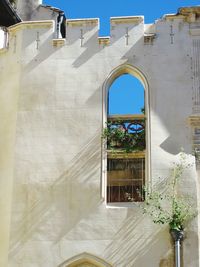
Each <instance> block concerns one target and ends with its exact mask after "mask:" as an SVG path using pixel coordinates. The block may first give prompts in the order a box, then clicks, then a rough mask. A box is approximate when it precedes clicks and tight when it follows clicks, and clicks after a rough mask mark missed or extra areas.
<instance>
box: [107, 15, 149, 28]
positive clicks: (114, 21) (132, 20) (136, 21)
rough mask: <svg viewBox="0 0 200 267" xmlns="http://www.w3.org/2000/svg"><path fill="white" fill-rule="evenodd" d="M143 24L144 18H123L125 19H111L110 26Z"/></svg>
mask: <svg viewBox="0 0 200 267" xmlns="http://www.w3.org/2000/svg"><path fill="white" fill-rule="evenodd" d="M141 22H144V16H131V17H130V16H125V17H111V18H110V24H111V26H112V25H117V24H139V23H141Z"/></svg>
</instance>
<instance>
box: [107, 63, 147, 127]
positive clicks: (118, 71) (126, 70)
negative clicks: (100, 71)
mask: <svg viewBox="0 0 200 267" xmlns="http://www.w3.org/2000/svg"><path fill="white" fill-rule="evenodd" d="M123 74H130V75H132V76H134V77H136V78H137V79H138V80H139V81H140V82H141V83H142V85H143V86H144V90H145V110H146V112H147V115H148V116H149V84H148V81H147V78H146V76H145V75H144V74H143V72H142V71H140V70H139V69H138V68H136V67H134V66H132V65H130V64H122V65H120V66H118V67H116V68H115V69H114V70H112V71H111V73H110V74H109V75H108V77H107V79H106V80H105V82H104V84H103V122H105V121H106V118H107V108H108V98H107V96H108V91H109V88H110V86H111V85H112V83H113V82H114V81H115V80H116V79H117V78H118V77H119V76H121V75H123Z"/></svg>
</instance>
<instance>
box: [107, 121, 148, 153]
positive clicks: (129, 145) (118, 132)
mask: <svg viewBox="0 0 200 267" xmlns="http://www.w3.org/2000/svg"><path fill="white" fill-rule="evenodd" d="M102 138H104V139H105V140H106V141H107V148H108V149H111V150H112V149H122V150H125V151H126V152H132V151H143V150H144V149H145V130H144V129H142V130H140V131H138V132H134V133H132V132H131V131H128V129H127V128H126V127H125V126H124V125H123V123H122V122H109V123H107V126H106V127H105V128H104V130H103V134H102Z"/></svg>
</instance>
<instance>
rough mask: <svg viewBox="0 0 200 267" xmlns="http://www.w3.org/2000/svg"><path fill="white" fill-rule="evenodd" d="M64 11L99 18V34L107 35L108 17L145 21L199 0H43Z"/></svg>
mask: <svg viewBox="0 0 200 267" xmlns="http://www.w3.org/2000/svg"><path fill="white" fill-rule="evenodd" d="M43 4H48V5H52V6H55V7H58V8H60V9H62V10H64V11H65V14H66V16H67V17H68V18H70V19H73V18H100V35H109V33H110V25H109V18H110V17H115V16H136V15H144V17H145V23H151V22H154V21H155V19H157V18H160V17H162V15H163V14H169V13H176V12H177V9H178V8H179V7H182V6H192V5H200V0H185V1H184V0H151V1H150V0H137V1H136V0H99V1H95V0H71V1H70V0H43Z"/></svg>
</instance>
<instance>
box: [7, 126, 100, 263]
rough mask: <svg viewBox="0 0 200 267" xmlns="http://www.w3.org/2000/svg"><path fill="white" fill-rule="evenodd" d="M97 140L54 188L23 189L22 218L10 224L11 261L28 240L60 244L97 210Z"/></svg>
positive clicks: (73, 162)
mask: <svg viewBox="0 0 200 267" xmlns="http://www.w3.org/2000/svg"><path fill="white" fill-rule="evenodd" d="M99 136H100V132H99V131H98V133H96V134H95V136H94V137H93V138H92V139H91V140H90V141H89V142H88V143H87V144H86V145H85V146H84V147H82V149H80V153H78V154H77V156H76V157H75V158H73V160H72V161H71V162H70V163H69V165H68V167H67V169H66V171H65V172H64V173H63V174H62V175H61V176H60V177H59V178H58V179H57V180H56V182H54V183H53V184H43V185H41V184H37V185H35V184H29V185H23V191H24V192H23V193H24V194H25V198H26V201H27V203H26V208H25V211H24V213H23V217H22V213H21V214H19V215H20V216H19V221H18V222H16V221H15V222H13V224H14V226H13V227H12V229H13V230H12V233H11V237H12V239H11V241H10V258H11V259H12V258H13V257H15V256H16V258H19V257H23V255H21V256H20V252H21V251H22V250H23V249H22V248H23V246H24V245H25V244H26V243H27V242H28V241H29V240H32V241H36V240H43V239H44V240H47V239H48V240H51V241H52V242H53V243H57V242H59V241H60V240H61V239H62V238H63V237H64V236H65V235H67V233H68V232H69V231H70V230H71V229H72V228H74V227H75V226H76V224H77V223H78V222H79V221H80V219H84V218H87V216H88V215H89V214H90V213H91V212H93V211H95V210H96V209H97V206H98V205H99V204H100V202H101V198H100V191H99V190H100V185H99V184H100V179H99V178H100V164H97V162H99V163H100V162H101V152H100V147H99V138H100V137H99ZM98 147H99V149H98ZM14 217H15V218H16V217H17V216H16V214H14Z"/></svg>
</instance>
